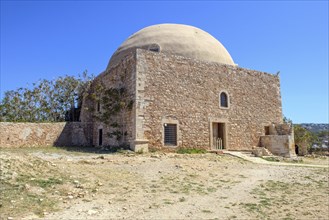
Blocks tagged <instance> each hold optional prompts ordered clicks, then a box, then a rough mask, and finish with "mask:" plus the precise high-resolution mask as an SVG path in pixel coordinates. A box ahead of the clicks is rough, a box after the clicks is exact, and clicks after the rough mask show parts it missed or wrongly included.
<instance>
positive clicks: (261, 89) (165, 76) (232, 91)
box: [136, 49, 282, 150]
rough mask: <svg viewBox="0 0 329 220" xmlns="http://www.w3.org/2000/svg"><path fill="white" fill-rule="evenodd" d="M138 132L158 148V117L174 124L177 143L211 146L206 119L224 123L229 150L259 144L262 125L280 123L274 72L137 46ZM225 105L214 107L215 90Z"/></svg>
mask: <svg viewBox="0 0 329 220" xmlns="http://www.w3.org/2000/svg"><path fill="white" fill-rule="evenodd" d="M136 53H137V55H136V56H137V67H136V69H137V70H136V74H137V76H136V79H137V82H136V85H137V89H136V91H137V94H136V99H137V103H138V105H137V108H136V115H137V119H136V121H137V123H136V127H137V128H138V131H137V134H138V138H139V139H147V140H148V141H149V147H155V148H161V147H163V138H164V137H163V122H164V121H166V120H173V121H177V122H178V123H179V127H178V129H179V137H178V146H180V147H201V148H208V149H209V148H210V138H211V137H212V135H210V134H211V133H210V132H211V129H210V128H211V126H212V125H211V121H215V122H225V123H226V133H227V138H228V139H227V146H226V148H227V149H229V150H250V149H252V147H254V146H259V139H260V136H261V135H264V134H265V129H264V127H265V126H267V125H269V124H271V123H282V111H281V95H280V81H279V78H278V77H277V76H274V75H271V74H268V73H264V72H259V71H254V70H248V69H243V68H240V67H236V66H230V65H221V64H218V63H207V62H201V61H197V60H193V59H188V58H185V57H180V56H174V55H166V54H163V53H155V52H150V51H145V50H141V49H137V52H136ZM220 91H226V92H227V93H228V95H229V100H230V103H229V108H228V109H223V108H220V107H219V93H220Z"/></svg>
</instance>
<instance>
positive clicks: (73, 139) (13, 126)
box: [0, 122, 92, 147]
mask: <svg viewBox="0 0 329 220" xmlns="http://www.w3.org/2000/svg"><path fill="white" fill-rule="evenodd" d="M89 126H91V124H90V123H81V122H57V123H22V122H19V123H16V122H0V137H1V139H0V147H41V146H90V145H91V139H92V134H91V133H90V132H89V130H90V129H88V128H89Z"/></svg>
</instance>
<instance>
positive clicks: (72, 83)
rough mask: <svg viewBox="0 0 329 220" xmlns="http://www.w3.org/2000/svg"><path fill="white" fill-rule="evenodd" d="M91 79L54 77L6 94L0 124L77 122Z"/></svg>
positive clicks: (2, 104)
mask: <svg viewBox="0 0 329 220" xmlns="http://www.w3.org/2000/svg"><path fill="white" fill-rule="evenodd" d="M92 79H93V77H92V76H88V73H87V72H86V71H85V72H84V73H83V74H82V76H78V77H74V76H67V75H65V76H64V77H58V78H57V79H54V80H47V79H43V80H39V81H38V82H37V83H33V84H32V88H18V89H16V90H10V91H6V92H5V93H4V97H3V99H2V100H1V102H0V121H7V122H8V121H10V122H46V121H48V122H60V121H65V120H68V119H73V118H77V117H76V115H75V114H77V113H78V111H77V109H79V108H80V107H81V104H82V98H83V95H84V93H85V92H86V91H87V89H88V87H89V84H90V82H91V80H92Z"/></svg>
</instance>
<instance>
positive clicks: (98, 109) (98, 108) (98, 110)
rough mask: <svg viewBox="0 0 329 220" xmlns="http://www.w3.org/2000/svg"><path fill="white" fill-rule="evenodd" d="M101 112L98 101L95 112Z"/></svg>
mask: <svg viewBox="0 0 329 220" xmlns="http://www.w3.org/2000/svg"><path fill="white" fill-rule="evenodd" d="M100 111H101V103H100V102H99V101H98V102H97V112H100Z"/></svg>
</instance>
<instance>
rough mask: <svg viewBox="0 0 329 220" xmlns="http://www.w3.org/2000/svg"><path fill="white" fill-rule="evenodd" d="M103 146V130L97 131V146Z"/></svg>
mask: <svg viewBox="0 0 329 220" xmlns="http://www.w3.org/2000/svg"><path fill="white" fill-rule="evenodd" d="M102 144H103V129H99V130H98V145H99V146H102Z"/></svg>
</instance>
